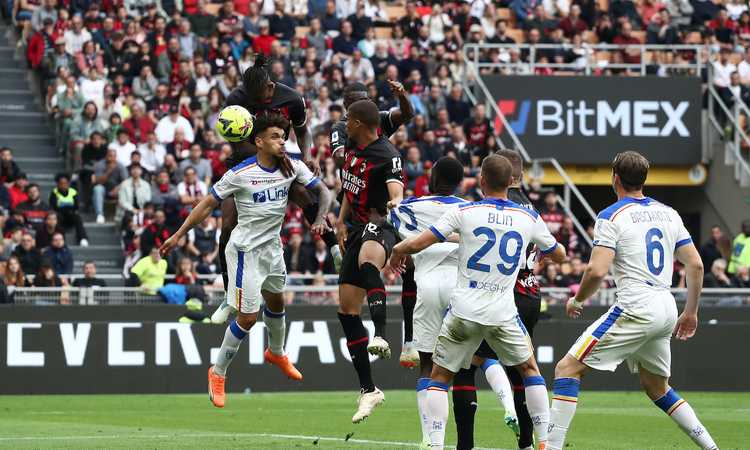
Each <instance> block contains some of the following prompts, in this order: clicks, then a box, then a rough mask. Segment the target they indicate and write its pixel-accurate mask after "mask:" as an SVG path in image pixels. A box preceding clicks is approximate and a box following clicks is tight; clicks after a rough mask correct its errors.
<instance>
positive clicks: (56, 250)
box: [42, 232, 73, 274]
mask: <svg viewBox="0 0 750 450" xmlns="http://www.w3.org/2000/svg"><path fill="white" fill-rule="evenodd" d="M42 257H43V258H44V261H45V262H46V263H48V264H50V265H51V266H52V268H53V269H54V270H55V272H56V273H58V274H72V273H73V253H71V251H70V249H69V248H68V246H67V245H65V235H64V234H63V233H59V232H58V233H55V234H53V235H52V241H51V242H50V245H49V247H47V248H45V249H44V251H43V252H42Z"/></svg>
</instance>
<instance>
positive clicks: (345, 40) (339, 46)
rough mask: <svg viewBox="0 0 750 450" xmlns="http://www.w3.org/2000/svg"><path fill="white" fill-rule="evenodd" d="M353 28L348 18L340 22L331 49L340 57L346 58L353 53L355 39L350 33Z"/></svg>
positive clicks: (355, 44)
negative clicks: (339, 30) (338, 31)
mask: <svg viewBox="0 0 750 450" xmlns="http://www.w3.org/2000/svg"><path fill="white" fill-rule="evenodd" d="M353 32H354V30H353V29H352V23H351V22H349V21H348V20H344V21H343V22H341V32H340V33H339V35H338V36H336V38H334V40H333V47H332V50H333V52H334V53H336V54H338V55H339V56H340V57H343V58H346V57H348V56H350V55H351V54H352V53H354V49H355V48H357V41H356V40H355V39H354V36H353V35H352V34H353Z"/></svg>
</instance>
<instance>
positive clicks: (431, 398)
mask: <svg viewBox="0 0 750 450" xmlns="http://www.w3.org/2000/svg"><path fill="white" fill-rule="evenodd" d="M425 400H426V401H425V404H426V406H427V432H428V433H429V435H430V449H435V450H443V446H444V445H445V426H446V423H447V422H448V385H447V384H443V383H438V382H437V381H430V384H429V387H428V388H427V396H426V399H425Z"/></svg>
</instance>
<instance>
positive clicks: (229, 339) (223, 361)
mask: <svg viewBox="0 0 750 450" xmlns="http://www.w3.org/2000/svg"><path fill="white" fill-rule="evenodd" d="M247 332H248V331H247V330H243V329H242V327H240V326H239V325H237V321H236V320H234V321H232V323H230V324H229V326H228V327H227V331H225V332H224V341H222V343H221V349H220V350H219V356H218V357H217V358H216V364H214V373H216V375H221V376H222V377H224V376H226V375H227V367H229V363H231V362H232V359H234V355H236V354H237V350H238V349H239V348H240V344H242V341H243V339H245V336H247Z"/></svg>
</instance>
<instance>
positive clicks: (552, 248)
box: [391, 155, 565, 449]
mask: <svg viewBox="0 0 750 450" xmlns="http://www.w3.org/2000/svg"><path fill="white" fill-rule="evenodd" d="M511 178H512V167H511V163H510V162H509V161H508V159H507V158H505V157H502V156H499V155H491V156H488V157H487V158H485V160H484V161H483V163H482V173H481V181H480V183H481V188H482V192H483V193H484V194H485V196H486V198H485V199H484V200H482V201H479V202H474V203H470V204H468V205H465V206H461V207H459V208H456V209H453V210H450V211H448V212H446V213H445V215H443V216H442V217H441V218H440V220H439V221H437V223H436V224H435V225H433V226H431V227H430V228H429V230H426V231H423V232H422V233H420V234H419V235H418V236H416V237H414V238H411V239H407V240H406V241H403V242H401V243H400V244H398V245H396V247H395V248H394V251H393V256H392V257H391V265H392V266H393V267H396V266H398V265H399V264H401V262H402V260H403V258H404V257H405V255H409V254H414V253H417V252H421V251H423V250H424V249H426V248H428V247H430V246H431V245H434V244H436V243H438V242H444V241H445V240H446V239H447V238H448V237H450V236H451V235H453V234H454V233H457V234H458V236H459V255H458V281H457V284H456V287H455V288H454V289H453V292H452V295H451V301H450V311H449V312H448V314H447V315H446V317H445V319H444V320H443V324H442V328H441V330H440V334H439V336H438V339H437V343H436V346H435V350H434V353H433V362H434V365H433V369H432V373H431V381H430V382H429V385H428V387H427V395H426V400H425V403H426V410H427V416H428V424H427V425H428V428H429V436H430V441H431V442H430V448H437V449H442V448H443V445H444V440H445V423H446V421H447V418H448V393H447V391H448V385H449V383H450V382H451V380H452V379H453V377H454V375H455V374H456V372H458V371H459V370H460V369H461V368H468V367H469V365H470V364H471V360H472V356H473V354H474V352H475V351H476V350H477V348H478V347H479V344H480V343H481V342H482V340H483V339H484V340H486V341H487V343H488V344H489V345H490V347H491V348H492V349H493V350H494V351H495V352H496V353H497V354H498V356H499V357H500V359H502V360H503V362H504V363H505V364H506V365H508V366H515V367H516V369H517V370H519V371H520V372H521V373H522V374H523V376H524V384H525V391H526V399H527V403H528V408H529V413H530V414H531V417H532V419H533V422H534V431H535V433H536V435H537V441H538V442H539V443H540V448H544V443H545V442H546V440H547V439H546V434H547V424H548V420H549V404H548V400H547V389H546V387H545V384H544V378H542V377H541V375H540V374H539V368H538V367H537V364H536V360H535V359H534V353H533V348H532V345H531V341H530V340H529V337H528V334H527V333H526V330H525V328H524V327H523V324H522V323H521V320H520V318H519V317H518V312H517V310H516V304H515V300H514V295H513V287H514V286H515V282H516V275H517V274H518V270H519V269H520V262H521V258H524V257H525V250H526V247H527V246H528V245H529V243H534V244H536V245H537V246H538V247H539V248H540V249H541V252H542V253H543V254H544V255H546V256H549V257H552V258H553V259H554V260H556V261H563V260H564V259H565V251H564V249H563V248H562V247H560V246H559V245H558V244H557V242H556V241H555V238H554V237H552V235H551V234H550V233H549V230H548V229H547V226H546V225H545V224H544V222H543V221H542V220H541V219H540V217H539V215H538V214H537V213H536V212H534V211H531V210H528V209H526V208H523V207H521V206H519V205H517V204H516V203H513V202H511V201H509V200H508V197H507V191H508V186H509V185H510V183H511Z"/></svg>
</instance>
